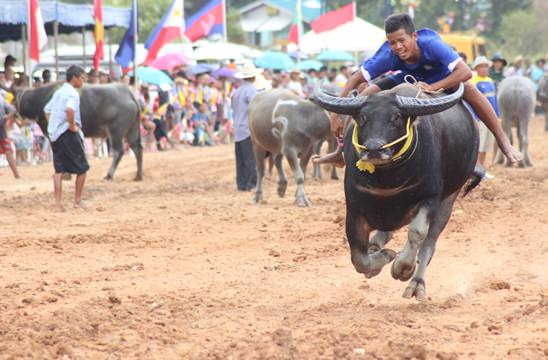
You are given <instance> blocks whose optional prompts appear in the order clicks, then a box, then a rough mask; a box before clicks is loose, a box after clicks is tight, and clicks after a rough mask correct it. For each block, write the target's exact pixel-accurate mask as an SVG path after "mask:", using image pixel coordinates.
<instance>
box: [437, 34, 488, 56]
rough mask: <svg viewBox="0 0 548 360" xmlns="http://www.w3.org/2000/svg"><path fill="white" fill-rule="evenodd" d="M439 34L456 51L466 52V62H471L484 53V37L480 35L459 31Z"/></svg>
mask: <svg viewBox="0 0 548 360" xmlns="http://www.w3.org/2000/svg"><path fill="white" fill-rule="evenodd" d="M440 36H441V38H442V39H443V41H445V42H446V43H447V44H449V45H450V46H452V47H454V48H455V50H456V51H457V52H463V53H464V54H466V58H467V61H468V63H472V62H473V61H474V59H475V58H476V57H478V56H480V55H483V56H485V54H486V52H485V39H484V38H482V37H480V36H476V35H469V34H459V33H445V34H444V33H442V34H440Z"/></svg>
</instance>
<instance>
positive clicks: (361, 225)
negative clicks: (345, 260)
mask: <svg viewBox="0 0 548 360" xmlns="http://www.w3.org/2000/svg"><path fill="white" fill-rule="evenodd" d="M463 89H464V87H463V85H462V84H461V85H460V87H459V89H458V90H457V91H456V92H454V93H453V94H450V95H443V96H439V97H430V96H426V95H423V96H422V97H420V98H415V96H416V94H417V88H416V87H414V86H412V85H408V84H402V85H399V86H397V87H395V88H393V89H391V90H388V91H384V92H381V93H378V94H373V95H369V96H361V97H355V98H340V97H335V96H332V95H330V94H328V93H326V92H325V91H323V90H319V91H317V92H316V95H315V98H316V102H317V103H318V104H320V106H322V107H323V108H324V109H326V110H328V111H333V112H336V113H339V114H347V115H351V116H352V117H353V118H354V120H355V125H351V126H350V127H349V128H348V131H347V133H346V135H345V140H344V159H345V163H346V171H345V176H344V192H345V197H346V235H347V238H348V243H349V245H350V251H351V259H352V263H353V265H354V267H355V269H356V270H357V271H358V272H359V273H363V274H364V275H365V276H366V277H368V278H370V277H373V276H375V275H377V274H378V273H379V272H380V271H381V270H382V268H383V266H385V265H386V264H388V263H389V262H391V261H392V260H394V259H395V261H394V263H393V264H392V271H391V274H392V277H393V278H395V279H399V280H401V281H407V280H409V279H410V278H411V277H413V279H412V280H411V282H410V283H409V286H408V287H407V288H406V290H405V291H404V293H403V296H404V297H406V298H412V297H413V296H414V297H416V298H417V299H418V300H424V299H425V298H426V288H425V283H424V273H425V271H426V267H427V266H428V263H429V262H430V260H431V259H432V255H433V254H434V249H435V245H436V240H437V239H438V237H439V235H440V234H441V232H442V231H443V229H444V228H445V225H446V224H447V222H448V221H449V218H450V216H451V212H452V209H453V203H454V202H455V199H456V198H457V194H458V193H459V191H460V189H461V187H462V186H463V185H464V184H465V183H466V181H467V180H468V179H469V178H470V177H471V175H474V177H473V181H471V182H470V183H469V185H468V186H467V189H466V191H470V190H471V189H472V188H473V187H475V186H476V185H477V184H478V183H479V181H480V180H481V177H482V176H483V175H484V173H485V172H484V171H483V173H482V169H480V168H477V169H475V164H476V160H477V155H478V144H479V138H478V131H477V128H476V124H475V123H474V120H473V119H472V116H471V115H470V113H469V112H468V111H467V110H466V109H465V107H464V106H463V105H462V104H460V103H459V100H460V98H461V97H462V94H463V91H464V90H463ZM407 224H409V232H408V240H407V243H406V244H405V246H404V248H403V250H402V251H401V252H400V253H399V254H397V255H396V253H395V252H394V251H392V250H390V249H385V248H384V246H385V245H386V243H387V242H388V241H389V240H390V238H391V235H392V232H393V231H395V230H397V229H399V228H401V227H403V226H405V225H407ZM373 230H378V231H377V232H376V234H375V235H374V236H373V237H372V238H371V240H370V239H369V235H370V233H371V231H373ZM417 254H418V257H417ZM417 263H418V266H417ZM413 275H414V276H413Z"/></svg>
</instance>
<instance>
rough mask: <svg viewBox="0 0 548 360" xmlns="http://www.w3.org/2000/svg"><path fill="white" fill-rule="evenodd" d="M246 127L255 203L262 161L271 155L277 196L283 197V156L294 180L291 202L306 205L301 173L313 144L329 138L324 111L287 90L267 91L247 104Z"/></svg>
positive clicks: (260, 185)
mask: <svg viewBox="0 0 548 360" xmlns="http://www.w3.org/2000/svg"><path fill="white" fill-rule="evenodd" d="M249 130H250V131H251V140H252V142H253V151H254V153H255V159H256V161H257V189H256V193H255V197H254V200H255V202H260V201H261V199H262V198H263V178H264V173H265V161H264V160H265V157H266V156H267V155H268V154H271V156H273V158H274V164H275V166H276V169H277V170H278V175H279V181H278V195H279V196H280V197H283V196H284V195H285V192H286V189H287V178H286V176H285V172H284V169H283V166H282V159H283V157H284V156H285V157H286V158H287V161H288V162H289V166H290V167H291V170H292V171H293V174H294V176H295V180H296V182H297V192H296V193H295V202H296V204H297V205H299V206H310V205H311V202H310V200H309V198H308V196H307V195H306V193H305V191H304V176H305V173H306V167H307V165H308V162H309V160H310V157H311V156H312V154H313V153H314V147H315V145H316V144H318V143H319V142H320V141H321V140H322V139H325V138H329V139H331V136H330V125H329V118H328V116H327V113H326V112H325V111H324V110H323V109H322V108H320V107H319V106H317V105H315V104H313V103H312V102H310V101H308V100H302V99H300V98H299V97H297V96H295V95H294V94H293V93H291V92H290V91H288V90H281V89H274V90H267V91H264V92H262V93H259V94H258V95H257V96H255V98H253V101H252V102H251V104H250V106H249ZM332 143H333V142H332ZM299 160H300V161H299Z"/></svg>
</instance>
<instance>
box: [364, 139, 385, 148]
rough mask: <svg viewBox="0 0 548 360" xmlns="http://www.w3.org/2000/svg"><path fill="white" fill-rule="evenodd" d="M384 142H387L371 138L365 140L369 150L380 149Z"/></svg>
mask: <svg viewBox="0 0 548 360" xmlns="http://www.w3.org/2000/svg"><path fill="white" fill-rule="evenodd" d="M384 144H385V142H384V141H382V140H380V139H369V140H367V141H366V142H365V147H366V148H367V150H369V151H379V150H380V149H381V147H382V146H383V145H384Z"/></svg>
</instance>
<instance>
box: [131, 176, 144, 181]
mask: <svg viewBox="0 0 548 360" xmlns="http://www.w3.org/2000/svg"><path fill="white" fill-rule="evenodd" d="M133 181H143V176H142V175H137V176H135V177H134V178H133Z"/></svg>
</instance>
